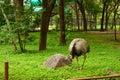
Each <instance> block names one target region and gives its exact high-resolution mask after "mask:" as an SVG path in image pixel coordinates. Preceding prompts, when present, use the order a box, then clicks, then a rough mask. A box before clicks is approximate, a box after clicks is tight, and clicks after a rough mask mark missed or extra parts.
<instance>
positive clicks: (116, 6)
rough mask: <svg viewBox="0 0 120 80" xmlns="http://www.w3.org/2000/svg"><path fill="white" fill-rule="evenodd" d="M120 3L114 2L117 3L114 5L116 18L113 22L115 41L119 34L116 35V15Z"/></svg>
mask: <svg viewBox="0 0 120 80" xmlns="http://www.w3.org/2000/svg"><path fill="white" fill-rule="evenodd" d="M119 2H120V1H119V0H118V1H116V2H114V3H115V5H114V18H113V20H114V27H115V28H114V35H115V40H117V33H116V31H117V30H116V14H117V9H118V7H119V5H118V3H119Z"/></svg>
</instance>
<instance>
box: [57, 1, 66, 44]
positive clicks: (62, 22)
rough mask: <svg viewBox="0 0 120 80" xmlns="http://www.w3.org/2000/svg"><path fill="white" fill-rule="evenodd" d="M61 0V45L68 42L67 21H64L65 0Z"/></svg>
mask: <svg viewBox="0 0 120 80" xmlns="http://www.w3.org/2000/svg"><path fill="white" fill-rule="evenodd" d="M58 1H59V6H58V7H59V15H60V45H64V44H66V40H65V23H64V22H65V21H64V0H58Z"/></svg>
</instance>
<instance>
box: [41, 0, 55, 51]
mask: <svg viewBox="0 0 120 80" xmlns="http://www.w3.org/2000/svg"><path fill="white" fill-rule="evenodd" d="M54 3H55V0H50V2H49V0H43V3H42V7H43V9H44V10H45V11H43V13H42V20H41V32H40V43H39V50H46V43H47V31H48V26H49V21H50V16H51V13H52V10H53V7H54Z"/></svg>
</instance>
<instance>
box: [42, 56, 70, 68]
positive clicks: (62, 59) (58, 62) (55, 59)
mask: <svg viewBox="0 0 120 80" xmlns="http://www.w3.org/2000/svg"><path fill="white" fill-rule="evenodd" d="M71 62H72V61H71V60H70V59H69V57H66V56H64V55H62V54H55V55H52V56H51V57H50V58H49V59H48V60H47V61H45V63H44V66H46V67H48V68H53V69H56V68H58V67H63V66H67V65H69V64H71Z"/></svg>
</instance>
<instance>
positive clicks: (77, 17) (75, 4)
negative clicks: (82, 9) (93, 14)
mask: <svg viewBox="0 0 120 80" xmlns="http://www.w3.org/2000/svg"><path fill="white" fill-rule="evenodd" d="M74 6H75V9H74V10H75V14H76V21H77V26H78V31H80V24H79V11H78V5H77V3H76V2H74Z"/></svg>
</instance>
